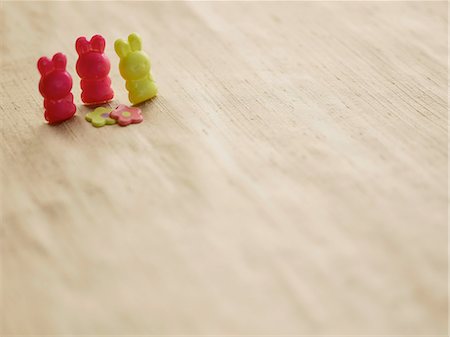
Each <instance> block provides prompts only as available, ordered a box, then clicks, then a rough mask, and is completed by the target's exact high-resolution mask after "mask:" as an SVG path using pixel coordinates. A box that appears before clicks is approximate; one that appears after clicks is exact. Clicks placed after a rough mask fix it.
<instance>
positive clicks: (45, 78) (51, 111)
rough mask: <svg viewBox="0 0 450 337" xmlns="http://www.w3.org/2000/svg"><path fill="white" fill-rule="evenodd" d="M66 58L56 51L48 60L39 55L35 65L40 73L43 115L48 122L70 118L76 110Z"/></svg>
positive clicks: (54, 122) (57, 121)
mask: <svg viewBox="0 0 450 337" xmlns="http://www.w3.org/2000/svg"><path fill="white" fill-rule="evenodd" d="M66 64H67V59H66V56H65V55H64V54H62V53H57V54H55V55H54V56H53V58H52V59H51V60H50V59H48V58H47V57H44V56H43V57H41V58H40V59H39V60H38V63H37V67H38V70H39V73H40V74H41V80H40V81H39V92H40V93H41V95H42V96H43V97H44V108H45V113H44V117H45V119H46V120H47V121H48V122H49V123H50V124H56V123H60V122H63V121H65V120H67V119H69V118H71V117H72V116H73V115H74V114H75V111H76V107H75V104H73V95H72V93H71V92H70V91H71V90H72V77H71V76H70V74H69V73H68V72H67V71H66Z"/></svg>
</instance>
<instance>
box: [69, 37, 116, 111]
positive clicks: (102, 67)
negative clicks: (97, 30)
mask: <svg viewBox="0 0 450 337" xmlns="http://www.w3.org/2000/svg"><path fill="white" fill-rule="evenodd" d="M75 48H76V50H77V53H78V55H79V57H78V61H77V64H76V69H77V73H78V75H79V76H80V78H81V82H80V86H81V90H82V92H81V100H82V101H83V102H84V103H85V104H101V103H105V102H109V101H110V100H112V99H113V97H114V91H113V90H112V88H111V79H110V78H109V71H110V69H111V64H110V62H109V59H108V57H107V56H106V55H105V54H104V51H105V39H104V38H103V37H102V36H101V35H94V36H93V37H92V39H91V41H88V40H86V38H85V37H83V36H82V37H79V38H78V39H77V41H76V43H75Z"/></svg>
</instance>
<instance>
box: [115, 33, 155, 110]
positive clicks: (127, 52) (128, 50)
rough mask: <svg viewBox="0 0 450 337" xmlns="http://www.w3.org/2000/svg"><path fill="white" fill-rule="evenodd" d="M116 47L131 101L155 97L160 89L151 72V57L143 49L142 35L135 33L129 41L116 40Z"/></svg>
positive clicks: (135, 101) (120, 68) (142, 100)
mask: <svg viewBox="0 0 450 337" xmlns="http://www.w3.org/2000/svg"><path fill="white" fill-rule="evenodd" d="M114 49H115V51H116V53H117V55H118V56H119V57H120V63H119V70H120V74H121V75H122V77H123V78H124V79H125V81H126V86H125V87H126V89H127V90H128V98H129V100H130V102H131V103H133V104H138V103H141V102H144V101H146V100H149V99H151V98H153V97H155V96H156V95H157V93H158V89H157V88H156V84H155V82H154V81H153V78H152V75H151V73H150V68H151V65H150V59H149V57H148V55H147V54H146V53H144V52H143V51H142V50H141V39H140V37H139V36H138V35H137V34H135V33H133V34H131V35H130V36H128V42H125V41H123V40H121V39H119V40H116V42H115V43H114Z"/></svg>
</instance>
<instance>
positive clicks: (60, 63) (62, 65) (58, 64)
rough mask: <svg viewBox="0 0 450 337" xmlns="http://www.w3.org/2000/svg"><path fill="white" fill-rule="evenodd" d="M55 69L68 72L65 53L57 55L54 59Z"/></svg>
mask: <svg viewBox="0 0 450 337" xmlns="http://www.w3.org/2000/svg"><path fill="white" fill-rule="evenodd" d="M52 62H53V65H54V66H55V69H59V70H66V64H67V58H66V55H64V54H63V53H57V54H55V55H53V58H52Z"/></svg>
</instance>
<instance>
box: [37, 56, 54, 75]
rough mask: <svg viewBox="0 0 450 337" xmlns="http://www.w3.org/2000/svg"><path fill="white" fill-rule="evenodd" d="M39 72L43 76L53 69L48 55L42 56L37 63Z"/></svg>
mask: <svg viewBox="0 0 450 337" xmlns="http://www.w3.org/2000/svg"><path fill="white" fill-rule="evenodd" d="M37 67H38V70H39V73H40V74H41V75H42V76H43V75H45V74H48V73H49V72H50V71H52V70H53V63H52V61H50V59H49V58H48V57H45V56H42V57H41V58H40V59H39V60H38V63H37Z"/></svg>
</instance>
